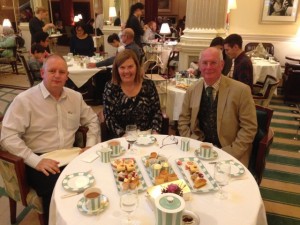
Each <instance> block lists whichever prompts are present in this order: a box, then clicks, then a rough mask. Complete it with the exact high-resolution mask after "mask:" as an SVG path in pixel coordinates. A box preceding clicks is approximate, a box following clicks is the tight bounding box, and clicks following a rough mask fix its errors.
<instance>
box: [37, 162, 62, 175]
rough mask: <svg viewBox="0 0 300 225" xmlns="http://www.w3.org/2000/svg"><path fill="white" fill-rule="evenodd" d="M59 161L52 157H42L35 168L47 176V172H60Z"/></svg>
mask: <svg viewBox="0 0 300 225" xmlns="http://www.w3.org/2000/svg"><path fill="white" fill-rule="evenodd" d="M58 164H59V162H58V161H55V160H52V159H42V160H41V161H40V162H39V163H38V164H37V166H36V167H35V169H36V170H38V171H41V172H43V173H44V174H45V175H46V176H49V175H50V174H49V172H50V173H52V174H57V173H60V169H59V167H58Z"/></svg>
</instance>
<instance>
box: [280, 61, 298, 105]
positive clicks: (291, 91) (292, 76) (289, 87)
mask: <svg viewBox="0 0 300 225" xmlns="http://www.w3.org/2000/svg"><path fill="white" fill-rule="evenodd" d="M299 87H300V64H291V63H285V72H284V75H283V94H284V102H285V103H286V102H287V101H292V102H300V89H299Z"/></svg>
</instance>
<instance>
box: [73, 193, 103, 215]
mask: <svg viewBox="0 0 300 225" xmlns="http://www.w3.org/2000/svg"><path fill="white" fill-rule="evenodd" d="M108 205H109V201H108V198H107V197H106V196H105V195H101V208H99V209H98V210H95V211H89V210H88V209H87V208H86V206H85V204H84V197H82V198H81V199H80V200H79V201H78V203H77V208H78V210H79V211H80V212H82V213H83V214H86V215H97V214H99V213H100V212H103V211H104V210H105V209H106V208H107V206H108Z"/></svg>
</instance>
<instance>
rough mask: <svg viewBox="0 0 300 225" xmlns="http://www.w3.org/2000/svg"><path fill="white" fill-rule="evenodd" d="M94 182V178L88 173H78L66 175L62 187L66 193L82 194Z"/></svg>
mask: <svg viewBox="0 0 300 225" xmlns="http://www.w3.org/2000/svg"><path fill="white" fill-rule="evenodd" d="M94 182H95V178H94V176H93V175H91V174H90V173H89V172H78V173H73V174H69V175H67V176H66V177H65V178H64V179H63V181H62V186H63V188H64V189H65V190H66V191H74V192H82V191H84V190H85V189H87V188H88V187H90V186H91V185H92V184H93V183H94Z"/></svg>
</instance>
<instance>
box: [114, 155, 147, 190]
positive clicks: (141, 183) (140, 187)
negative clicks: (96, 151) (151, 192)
mask: <svg viewBox="0 0 300 225" xmlns="http://www.w3.org/2000/svg"><path fill="white" fill-rule="evenodd" d="M127 159H131V160H133V162H134V171H135V172H136V174H137V176H138V177H139V184H138V186H137V190H138V192H139V193H140V192H143V191H145V190H146V189H147V184H146V182H145V180H144V177H143V175H142V173H141V171H140V169H139V166H138V165H137V163H136V161H135V159H134V158H121V159H117V160H121V161H122V160H123V161H124V160H127ZM113 163H114V161H113V160H112V161H111V168H112V170H113V174H114V179H115V182H116V185H117V189H118V192H119V193H121V192H122V191H123V186H122V184H123V182H122V181H119V177H118V176H119V173H118V171H117V168H115V167H114V165H113Z"/></svg>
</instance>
